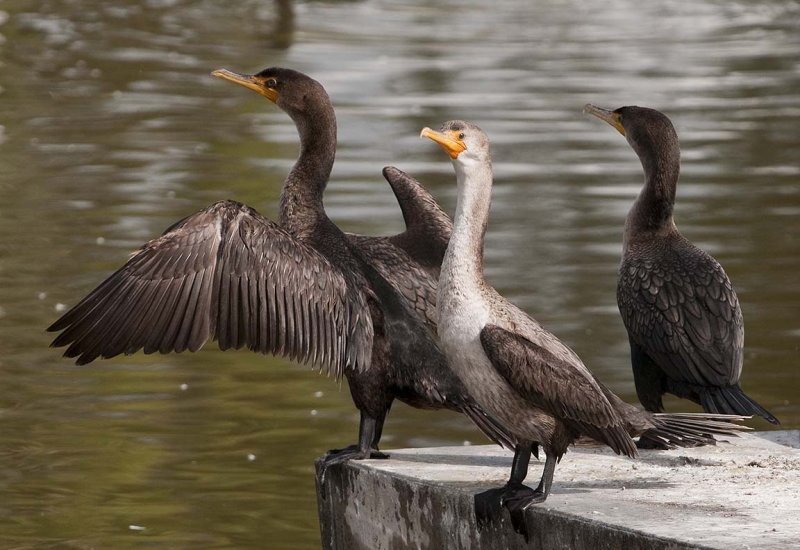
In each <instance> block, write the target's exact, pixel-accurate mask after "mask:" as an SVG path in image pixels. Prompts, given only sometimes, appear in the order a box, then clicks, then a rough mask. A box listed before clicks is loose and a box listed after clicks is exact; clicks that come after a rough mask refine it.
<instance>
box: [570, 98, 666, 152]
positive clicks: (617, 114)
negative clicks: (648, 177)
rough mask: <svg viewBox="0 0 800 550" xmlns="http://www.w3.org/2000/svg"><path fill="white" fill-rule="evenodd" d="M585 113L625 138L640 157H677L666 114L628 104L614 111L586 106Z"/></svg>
mask: <svg viewBox="0 0 800 550" xmlns="http://www.w3.org/2000/svg"><path fill="white" fill-rule="evenodd" d="M583 110H584V112H586V113H589V114H591V115H594V116H596V117H597V118H599V119H600V120H605V121H606V122H607V123H609V124H610V125H611V126H613V127H614V128H616V129H617V131H618V132H619V133H620V134H622V135H623V136H625V139H627V140H628V143H629V144H630V146H631V147H632V148H633V150H634V151H636V154H637V155H639V158H642V159H644V158H648V157H656V156H658V157H672V156H673V155H676V159H675V160H677V159H678V158H680V148H679V145H678V134H677V133H676V132H675V127H674V126H673V125H672V122H671V121H670V120H669V118H667V115H665V114H664V113H662V112H660V111H656V110H655V109H649V108H647V107H637V106H635V105H631V106H628V107H620V108H619V109H615V110H613V111H609V110H608V109H603V108H602V107H597V106H595V105H591V104H588V105H586V106H585V107H584V108H583Z"/></svg>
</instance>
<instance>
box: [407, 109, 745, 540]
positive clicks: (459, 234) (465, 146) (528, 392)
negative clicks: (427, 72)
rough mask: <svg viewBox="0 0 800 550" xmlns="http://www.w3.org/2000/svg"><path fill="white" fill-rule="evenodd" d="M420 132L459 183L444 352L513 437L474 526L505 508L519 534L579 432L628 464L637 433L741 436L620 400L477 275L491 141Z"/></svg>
mask: <svg viewBox="0 0 800 550" xmlns="http://www.w3.org/2000/svg"><path fill="white" fill-rule="evenodd" d="M422 135H423V136H425V137H429V138H431V139H432V140H434V141H436V142H437V143H439V144H440V145H441V146H442V148H443V149H444V150H445V151H446V152H447V153H448V154H449V155H450V157H451V158H452V159H453V165H454V167H455V172H456V179H457V183H458V196H457V202H456V213H455V216H454V220H453V222H454V226H453V233H452V235H451V239H450V243H449V245H448V248H447V252H446V254H445V257H444V261H443V263H442V272H441V277H440V280H439V290H438V300H437V303H438V306H437V307H438V311H439V326H438V331H439V336H440V337H441V340H442V347H443V349H444V351H445V354H446V355H447V358H448V360H449V364H450V366H451V367H452V368H453V370H454V371H455V372H456V373H457V374H458V376H459V378H460V379H461V381H462V382H463V383H464V386H465V387H466V388H467V390H468V391H469V392H470V395H472V396H473V397H474V398H475V400H476V401H477V402H478V403H479V404H480V405H481V407H482V408H483V409H484V410H485V411H487V412H488V414H490V415H491V416H492V417H493V418H496V419H497V420H498V421H499V422H500V423H501V424H502V425H503V426H504V427H505V428H506V429H507V430H508V431H509V432H510V433H511V434H512V435H513V436H514V437H515V438H516V440H517V446H516V448H515V454H514V462H513V465H512V468H511V477H510V479H509V481H508V483H507V484H506V486H505V487H502V488H500V489H493V490H490V491H487V492H485V493H481V494H479V495H476V497H475V507H476V515H477V516H478V521H479V523H483V522H485V521H486V520H488V519H495V518H496V517H497V514H498V513H499V512H500V510H501V505H502V506H505V507H507V508H508V509H509V510H510V512H511V518H512V521H513V522H514V525H515V528H517V530H519V531H520V532H523V533H524V532H525V522H524V517H523V514H522V512H523V511H524V509H525V508H526V507H527V506H528V505H530V504H533V503H537V502H543V501H544V500H545V499H546V498H547V495H548V494H549V492H550V487H551V485H552V482H553V474H554V471H555V466H556V463H557V462H558V461H560V460H561V457H562V456H563V455H564V453H566V451H567V448H568V447H569V445H570V444H572V443H573V442H574V441H575V440H576V439H577V438H578V437H580V436H581V435H585V436H588V437H591V438H592V439H595V440H597V441H599V442H602V443H604V444H606V445H608V446H609V447H611V449H613V450H614V452H615V453H617V454H624V455H627V456H631V457H633V456H636V453H637V451H636V446H635V444H634V442H633V440H632V439H631V438H632V437H635V436H641V437H642V438H644V439H647V440H648V442H649V443H655V444H656V445H658V446H662V447H663V446H667V447H669V446H691V445H702V444H706V443H713V441H714V439H713V437H712V436H710V435H709V434H712V433H719V434H730V433H733V432H734V431H735V430H737V429H741V428H740V427H737V426H733V425H731V424H728V423H726V422H720V420H733V419H740V418H741V417H728V418H723V417H721V416H720V415H658V414H651V413H648V412H646V411H642V410H639V409H637V408H636V407H634V406H632V405H629V404H627V403H625V402H623V401H622V400H621V399H619V398H618V397H617V396H616V395H614V394H613V393H612V392H611V391H610V390H609V389H608V388H606V387H605V386H603V384H602V383H600V381H598V380H597V379H596V378H595V377H594V375H593V374H592V373H591V372H590V371H589V370H588V369H587V368H586V366H584V364H583V363H582V362H581V360H580V358H579V357H578V356H577V355H576V354H575V353H574V352H573V351H572V350H571V349H569V348H568V347H567V346H566V345H564V344H563V343H562V342H561V341H560V340H559V339H558V338H557V337H556V336H554V335H553V334H551V333H550V332H548V331H547V330H545V329H544V328H543V327H542V326H541V325H540V324H539V323H538V322H537V321H536V320H535V319H533V317H531V316H529V315H528V314H526V313H525V312H524V311H522V310H520V309H519V308H517V307H516V306H514V305H513V304H512V303H510V302H509V301H508V300H506V299H505V298H503V297H502V296H500V294H498V293H497V291H496V290H495V289H494V288H492V287H491V286H490V285H489V284H488V283H487V282H486V280H485V279H484V273H483V246H484V236H485V232H486V226H487V223H488V216H489V206H490V202H491V189H492V165H491V156H490V152H489V140H488V138H487V137H486V135H485V134H484V133H483V132H482V131H481V129H480V128H478V127H477V126H475V125H473V124H470V123H468V122H463V121H451V122H446V123H445V124H444V125H443V127H442V131H441V132H435V131H433V130H431V129H429V128H425V129H424V130H423V131H422ZM540 445H541V447H542V448H543V450H544V452H545V454H546V455H547V458H546V462H545V466H544V472H543V473H542V478H541V481H540V482H539V486H538V487H537V488H536V489H535V490H533V489H530V488H529V487H526V486H525V485H523V483H522V482H523V481H524V480H525V477H526V476H527V473H528V461H529V460H530V455H531V453H532V452H533V453H536V454H537V456H538V449H539V446H540Z"/></svg>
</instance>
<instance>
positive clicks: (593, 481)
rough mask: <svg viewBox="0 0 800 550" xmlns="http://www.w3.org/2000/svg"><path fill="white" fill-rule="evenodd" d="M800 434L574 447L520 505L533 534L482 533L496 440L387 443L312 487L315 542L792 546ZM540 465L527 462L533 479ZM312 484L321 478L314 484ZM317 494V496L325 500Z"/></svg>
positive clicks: (352, 549)
mask: <svg viewBox="0 0 800 550" xmlns="http://www.w3.org/2000/svg"><path fill="white" fill-rule="evenodd" d="M798 448H800V431H791V432H764V433H758V434H750V435H745V436H743V437H740V438H730V439H729V440H728V441H727V442H721V443H719V444H718V445H717V446H716V447H701V448H696V449H677V450H672V451H642V453H641V455H642V456H641V458H640V459H639V460H630V459H627V458H620V457H618V456H616V455H614V454H613V453H612V452H611V451H610V450H608V449H607V448H605V447H604V448H599V447H597V448H595V447H576V448H572V449H571V450H570V452H569V453H568V454H567V455H566V456H565V457H564V459H563V460H562V462H561V464H560V465H559V466H558V467H557V468H556V474H555V480H554V482H553V490H552V493H551V495H550V497H549V498H548V500H547V502H545V503H544V504H542V505H537V506H533V507H531V509H529V510H528V511H527V518H526V520H527V523H528V530H529V532H530V533H532V536H531V540H530V542H529V543H525V541H524V539H523V538H522V537H521V536H520V535H517V534H516V533H515V532H514V531H513V529H512V528H511V525H510V522H508V521H506V522H504V523H503V524H502V525H500V526H499V527H497V528H492V529H487V530H484V531H482V532H479V531H478V529H477V526H476V524H475V516H474V509H473V497H474V495H475V493H478V492H481V491H484V490H486V489H488V488H492V487H498V486H500V485H502V484H504V483H505V481H506V479H507V477H508V474H509V468H510V466H511V458H512V454H511V452H509V451H504V450H502V449H500V448H499V447H494V446H481V447H442V448H430V449H399V450H395V451H390V454H391V459H390V460H368V461H360V462H351V463H349V464H346V465H344V466H336V467H333V468H330V470H329V471H328V479H327V480H326V487H325V488H324V489H325V490H324V495H322V493H321V492H320V488H319V486H318V487H317V491H318V492H317V500H318V503H319V515H320V527H321V532H322V547H323V548H325V549H331V550H334V549H335V550H344V549H347V550H361V549H364V550H366V549H369V550H375V549H405V548H431V549H456V548H465V549H466V548H470V549H475V550H478V549H487V550H488V549H512V550H513V549H517V548H576V549H581V548H586V549H593V550H594V549H603V548H609V549H611V548H625V549H638V548H641V549H667V548H669V549H683V548H719V549H724V550H732V549H738V548H742V549H744V548H796V547H798V546H800V450H798ZM542 465H543V461H542V462H541V463H538V464H537V463H536V462H533V463H532V464H531V468H530V473H529V476H528V481H529V484H531V485H534V486H535V485H536V483H538V479H539V476H540V475H541V467H542ZM318 485H319V484H318ZM323 496H324V498H323Z"/></svg>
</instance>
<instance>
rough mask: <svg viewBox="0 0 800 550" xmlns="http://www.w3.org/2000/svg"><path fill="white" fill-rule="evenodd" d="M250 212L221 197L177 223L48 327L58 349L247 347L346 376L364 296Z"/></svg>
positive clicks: (362, 350) (354, 364)
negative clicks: (214, 344)
mask: <svg viewBox="0 0 800 550" xmlns="http://www.w3.org/2000/svg"><path fill="white" fill-rule="evenodd" d="M348 277H349V275H347V274H345V273H342V271H341V270H339V269H338V268H337V267H336V266H334V265H333V264H332V263H331V262H330V261H329V260H328V259H327V258H325V257H324V256H323V255H322V254H320V253H319V252H318V251H316V250H314V249H313V248H311V247H310V246H309V245H307V244H305V243H303V242H301V241H299V240H298V239H296V238H295V237H293V236H292V235H290V234H289V233H288V232H286V231H284V230H283V229H281V228H280V227H279V226H278V225H276V224H275V223H273V222H271V221H269V220H268V219H266V218H264V217H263V216H261V215H260V214H258V213H257V212H256V211H255V210H253V209H251V208H248V207H246V206H244V205H242V204H240V203H236V202H233V201H223V202H219V203H216V204H214V205H212V206H210V207H208V208H206V209H205V210H202V211H200V212H198V213H196V214H194V215H192V216H189V217H187V218H185V219H184V220H182V221H180V222H178V223H177V224H175V225H173V226H172V227H171V228H170V229H168V230H167V231H166V232H165V233H164V234H163V235H162V236H161V237H158V238H156V239H153V240H152V241H150V242H148V243H147V244H145V245H144V246H143V247H142V248H141V249H140V250H138V251H137V252H136V253H135V254H134V255H133V256H132V257H131V258H130V259H129V260H128V262H127V263H126V264H125V265H124V266H122V267H121V268H120V269H118V270H117V271H116V272H114V273H113V274H112V275H111V276H110V277H108V279H106V280H105V281H103V282H102V283H101V284H100V285H98V286H97V288H95V289H94V290H93V291H92V292H90V293H89V295H87V296H86V297H85V298H84V299H83V300H81V301H80V302H79V303H78V304H77V305H75V306H74V307H73V308H72V309H70V310H69V311H68V312H67V313H65V314H64V315H63V316H62V317H61V318H60V319H58V320H57V321H56V322H55V323H53V324H52V325H51V326H50V327H49V329H48V330H51V331H60V332H61V333H60V334H59V335H58V336H56V338H55V339H54V340H53V344H52V345H53V346H68V347H67V350H66V352H65V355H66V356H68V357H75V358H77V362H78V363H79V364H84V363H88V362H91V361H93V360H94V359H96V358H98V357H113V356H115V355H119V354H122V353H125V354H130V353H134V352H136V351H138V350H140V349H143V350H144V352H145V353H153V352H155V351H159V352H161V353H168V352H173V351H174V352H180V351H184V350H187V349H188V350H191V351H196V350H198V349H199V348H200V347H202V346H203V344H204V343H205V342H207V341H208V340H210V339H216V340H217V341H218V342H219V346H220V348H221V349H228V348H241V347H243V346H247V347H249V348H250V349H252V350H255V351H259V352H262V353H271V354H275V355H282V356H286V357H290V358H293V359H296V360H298V361H300V362H302V363H306V364H311V365H315V366H318V367H319V368H320V369H326V370H329V371H333V372H334V373H335V374H336V375H337V376H339V375H341V373H342V372H343V370H344V369H345V368H349V369H359V370H360V369H363V368H366V367H367V366H368V365H369V359H370V356H371V349H372V335H373V330H372V322H371V318H370V316H369V309H368V307H367V303H366V298H365V297H364V295H363V294H362V292H361V291H360V289H358V288H357V285H355V284H354V283H353V282H351V280H350V279H348Z"/></svg>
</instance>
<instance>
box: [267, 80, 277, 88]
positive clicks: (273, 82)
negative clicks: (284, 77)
mask: <svg viewBox="0 0 800 550" xmlns="http://www.w3.org/2000/svg"><path fill="white" fill-rule="evenodd" d="M277 85H278V81H277V80H275V79H274V78H270V79H269V80H267V81H266V82H264V86H266V87H267V88H274V87H275V86H277Z"/></svg>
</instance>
